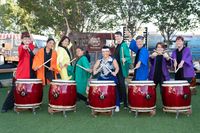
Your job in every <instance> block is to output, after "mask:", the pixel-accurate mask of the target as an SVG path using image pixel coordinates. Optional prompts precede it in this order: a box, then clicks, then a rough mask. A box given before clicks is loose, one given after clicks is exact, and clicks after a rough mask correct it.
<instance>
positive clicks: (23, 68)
mask: <svg viewBox="0 0 200 133" xmlns="http://www.w3.org/2000/svg"><path fill="white" fill-rule="evenodd" d="M23 46H24V44H21V45H20V46H19V47H18V55H19V62H18V65H17V71H16V79H29V78H31V77H30V75H31V74H30V73H31V69H32V64H31V60H32V58H33V57H31V55H30V53H29V51H28V50H27V49H23ZM29 49H30V50H31V51H33V50H34V45H33V43H30V44H29Z"/></svg>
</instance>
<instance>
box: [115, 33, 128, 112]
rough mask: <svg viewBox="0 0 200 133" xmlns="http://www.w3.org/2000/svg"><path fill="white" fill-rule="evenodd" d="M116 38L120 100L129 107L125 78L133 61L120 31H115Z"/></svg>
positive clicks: (125, 107) (125, 106)
mask: <svg viewBox="0 0 200 133" xmlns="http://www.w3.org/2000/svg"><path fill="white" fill-rule="evenodd" d="M115 40H116V43H117V46H116V48H115V52H114V57H115V59H116V60H117V63H118V64H119V72H118V73H117V79H118V82H119V83H118V84H117V89H118V92H119V99H120V102H122V101H123V102H124V109H127V107H128V106H127V93H126V85H125V78H126V77H128V72H129V66H130V64H131V63H132V60H131V56H130V52H129V48H128V45H127V44H126V42H125V41H124V40H123V36H122V33H121V32H120V31H117V32H115Z"/></svg>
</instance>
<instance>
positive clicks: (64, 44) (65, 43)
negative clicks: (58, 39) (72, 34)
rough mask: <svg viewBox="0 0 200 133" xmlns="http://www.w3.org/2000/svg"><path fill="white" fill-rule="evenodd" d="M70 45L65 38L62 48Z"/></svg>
mask: <svg viewBox="0 0 200 133" xmlns="http://www.w3.org/2000/svg"><path fill="white" fill-rule="evenodd" d="M68 45H69V40H68V39H67V38H65V40H63V41H62V46H64V47H67V46H68Z"/></svg>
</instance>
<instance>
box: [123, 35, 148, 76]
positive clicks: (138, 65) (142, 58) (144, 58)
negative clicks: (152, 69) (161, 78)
mask: <svg viewBox="0 0 200 133" xmlns="http://www.w3.org/2000/svg"><path fill="white" fill-rule="evenodd" d="M126 34H127V35H128V36H129V40H130V41H131V42H130V45H129V48H130V49H131V51H133V52H135V53H136V57H135V62H134V76H133V79H132V80H147V79H148V72H149V66H148V63H149V62H148V59H149V53H148V50H147V49H146V48H145V46H144V37H143V36H137V37H136V40H134V39H132V36H131V34H130V32H129V31H126Z"/></svg>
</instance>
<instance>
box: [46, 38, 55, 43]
mask: <svg viewBox="0 0 200 133" xmlns="http://www.w3.org/2000/svg"><path fill="white" fill-rule="evenodd" d="M50 41H54V43H56V42H55V40H54V39H53V38H48V40H47V43H48V42H50Z"/></svg>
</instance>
